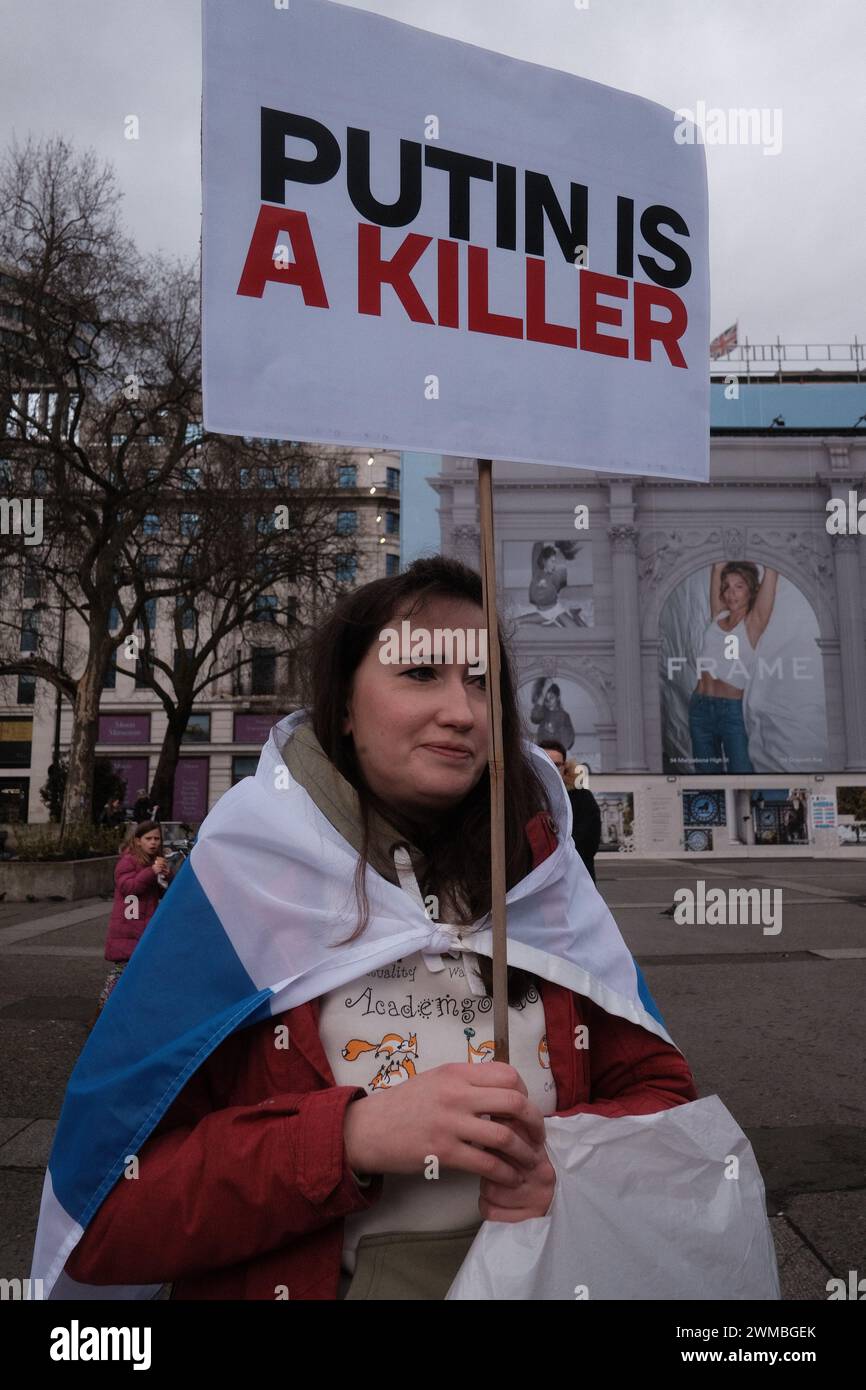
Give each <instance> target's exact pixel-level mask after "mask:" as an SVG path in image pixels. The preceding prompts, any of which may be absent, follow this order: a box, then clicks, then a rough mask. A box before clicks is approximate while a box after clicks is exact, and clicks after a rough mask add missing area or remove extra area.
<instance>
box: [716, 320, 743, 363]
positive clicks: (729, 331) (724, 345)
mask: <svg viewBox="0 0 866 1390" xmlns="http://www.w3.org/2000/svg"><path fill="white" fill-rule="evenodd" d="M736 346H737V324H732V325H731V327H730V328H726V329H725V331H724V333H720V334H719V336H718V338H714V339H713V341H712V342H711V343H710V357H724V355H725V353H727V352H730V350H731V348H735V347H736Z"/></svg>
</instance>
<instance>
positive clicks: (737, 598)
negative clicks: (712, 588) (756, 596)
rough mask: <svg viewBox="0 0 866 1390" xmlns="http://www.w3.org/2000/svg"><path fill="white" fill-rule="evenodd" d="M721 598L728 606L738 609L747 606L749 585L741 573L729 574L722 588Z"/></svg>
mask: <svg viewBox="0 0 866 1390" xmlns="http://www.w3.org/2000/svg"><path fill="white" fill-rule="evenodd" d="M722 599H723V601H724V603H726V604H727V606H728V608H730V609H732V610H734V609H736V610H739V609H740V608H748V606H749V586H748V584H747V583H746V581H745V579H743V577H742V575H739V574H729V575H728V577H727V579H726V580H725V583H724V587H723V589H722Z"/></svg>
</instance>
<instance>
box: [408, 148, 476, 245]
mask: <svg viewBox="0 0 866 1390" xmlns="http://www.w3.org/2000/svg"><path fill="white" fill-rule="evenodd" d="M424 158H425V160H426V162H427V164H428V165H429V166H430V168H431V169H444V170H445V172H446V173H447V175H448V235H449V236H451V237H453V238H454V240H455V241H468V240H469V180H470V179H485V180H486V181H487V182H488V183H492V182H493V161H492V160H490V159H479V158H478V157H477V156H476V155H472V154H458V153H457V151H456V150H439V149H436V148H435V147H434V146H432V145H428V146H427V149H426V150H425V152H424Z"/></svg>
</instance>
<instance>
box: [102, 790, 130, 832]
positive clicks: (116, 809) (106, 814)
mask: <svg viewBox="0 0 866 1390" xmlns="http://www.w3.org/2000/svg"><path fill="white" fill-rule="evenodd" d="M98 823H99V824H100V825H103V826H108V827H110V828H111V829H115V828H116V827H117V826H118V825H125V823H126V811H125V810H124V809H123V800H122V798H121V797H119V796H113V797H112V798H111V799H110V800H109V801H106V803H105V805H104V806H103V808H102V814H101V815H100V817H99V822H98Z"/></svg>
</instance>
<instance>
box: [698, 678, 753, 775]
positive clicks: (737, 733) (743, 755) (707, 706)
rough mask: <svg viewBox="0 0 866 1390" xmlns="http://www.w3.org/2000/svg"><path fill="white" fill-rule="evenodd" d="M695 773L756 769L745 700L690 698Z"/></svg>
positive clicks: (714, 697) (708, 697)
mask: <svg viewBox="0 0 866 1390" xmlns="http://www.w3.org/2000/svg"><path fill="white" fill-rule="evenodd" d="M689 732H690V733H691V736H692V758H693V759H694V764H695V772H716V773H718V772H754V770H755V769H754V768H753V766H752V760H751V758H750V757H749V736H748V734H747V733H746V726H745V723H744V722H743V702H742V700H726V699H722V698H721V697H720V696H718V695H699V694H698V692H697V691H694V693H693V694H692V698H691V699H690V700H689Z"/></svg>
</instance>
